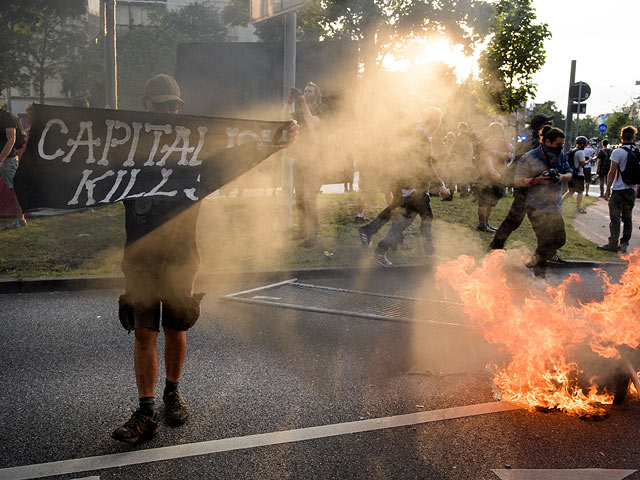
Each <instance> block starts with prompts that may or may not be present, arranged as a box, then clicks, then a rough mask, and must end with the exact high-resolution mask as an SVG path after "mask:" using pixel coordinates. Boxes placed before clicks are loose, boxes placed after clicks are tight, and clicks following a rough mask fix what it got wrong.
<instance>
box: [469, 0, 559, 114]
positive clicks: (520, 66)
mask: <svg viewBox="0 0 640 480" xmlns="http://www.w3.org/2000/svg"><path fill="white" fill-rule="evenodd" d="M535 20H536V14H535V10H534V9H533V7H532V6H531V0H500V1H499V2H498V3H497V5H496V15H495V23H494V26H493V37H492V39H491V40H490V42H489V45H488V47H487V49H486V50H485V51H484V52H483V54H482V55H481V56H480V61H479V63H480V68H481V73H480V77H481V80H482V83H483V85H484V87H485V89H486V90H487V94H488V96H489V98H490V99H491V100H492V103H493V104H494V105H495V107H496V108H497V109H498V110H500V111H502V112H505V113H511V112H514V111H516V109H518V108H519V107H520V106H521V105H522V104H523V103H524V102H525V101H526V100H527V99H528V98H530V97H531V96H533V95H534V94H535V92H536V86H535V84H534V83H533V81H532V76H533V74H534V73H536V72H538V71H539V70H540V69H541V68H542V66H543V65H544V62H545V58H546V57H545V53H546V52H545V50H544V41H545V40H546V39H547V38H551V33H550V32H549V29H548V28H547V24H539V25H537V24H534V23H533V22H534V21H535Z"/></svg>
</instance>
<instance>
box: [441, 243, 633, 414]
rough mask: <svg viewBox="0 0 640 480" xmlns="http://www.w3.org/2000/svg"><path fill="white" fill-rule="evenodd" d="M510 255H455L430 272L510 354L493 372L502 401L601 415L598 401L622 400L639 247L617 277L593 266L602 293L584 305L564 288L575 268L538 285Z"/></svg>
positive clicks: (474, 322)
mask: <svg viewBox="0 0 640 480" xmlns="http://www.w3.org/2000/svg"><path fill="white" fill-rule="evenodd" d="M516 256H517V255H515V254H513V253H511V254H508V253H506V252H505V251H503V250H497V251H494V252H492V253H491V254H489V255H488V256H486V257H485V258H484V259H483V260H482V261H476V260H475V259H474V258H472V257H469V256H461V257H459V258H458V259H456V260H453V261H450V262H447V263H445V264H443V265H441V266H439V267H438V270H437V272H436V278H437V279H438V280H439V281H444V282H447V283H448V284H449V286H450V287H451V288H452V289H453V290H454V291H455V292H456V294H457V295H458V297H459V298H460V300H461V301H462V303H463V304H464V307H463V308H464V312H465V313H466V314H467V315H468V316H469V319H470V321H471V325H472V326H473V327H474V328H475V329H477V330H479V331H480V332H481V333H482V335H483V336H484V338H485V339H486V340H487V341H488V342H490V343H492V344H498V345H503V346H504V348H505V350H506V351H507V352H508V353H509V354H510V355H511V361H510V363H509V364H508V365H506V366H505V367H496V369H495V372H494V378H493V381H494V383H495V385H496V386H497V387H498V388H499V390H500V392H501V396H502V399H503V400H505V401H508V402H511V403H515V404H518V405H522V406H523V407H525V408H529V409H536V408H541V409H557V410H561V411H563V412H566V413H568V414H571V415H575V416H580V417H583V416H584V417H594V416H600V415H603V414H604V409H603V405H606V404H611V403H614V400H616V403H619V402H620V401H621V399H623V398H624V395H625V394H626V391H627V386H628V383H629V378H630V373H631V372H633V368H631V367H630V364H629V363H628V360H627V356H628V355H632V354H634V353H635V349H636V348H637V347H638V345H639V344H640V329H639V328H638V317H639V316H640V251H637V250H636V251H634V252H633V253H631V254H630V255H628V256H626V257H624V258H625V259H627V260H628V261H629V265H628V267H627V269H626V270H625V272H624V273H623V274H622V277H621V279H620V281H619V283H612V281H611V278H610V277H609V276H608V275H607V274H606V273H605V272H604V271H602V270H599V269H596V272H597V273H598V276H599V277H600V279H601V280H602V281H603V293H604V297H603V299H602V300H601V301H592V302H588V303H582V302H579V301H575V300H573V299H572V298H571V297H570V296H569V295H568V294H567V291H568V288H569V286H571V285H573V284H575V283H576V282H580V281H581V278H580V277H579V276H578V275H577V274H571V275H570V276H569V278H568V279H566V280H564V281H563V282H562V283H561V284H560V285H559V286H557V287H553V286H548V287H547V288H546V290H544V291H542V290H540V289H539V288H537V287H536V286H535V285H534V284H533V282H531V280H530V279H528V278H527V276H526V275H525V274H524V272H523V268H522V266H521V265H522V260H521V259H520V258H516ZM630 370H631V372H630ZM634 373H635V372H634ZM636 380H637V379H636Z"/></svg>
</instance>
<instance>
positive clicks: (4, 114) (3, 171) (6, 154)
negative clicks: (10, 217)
mask: <svg viewBox="0 0 640 480" xmlns="http://www.w3.org/2000/svg"><path fill="white" fill-rule="evenodd" d="M18 122H19V120H18V119H17V118H16V117H14V116H13V115H12V114H11V112H9V111H8V110H5V109H4V107H2V106H0V177H1V178H2V180H3V181H4V184H5V186H6V187H7V188H8V189H9V190H11V193H12V194H13V200H14V204H15V209H16V219H15V220H14V221H13V222H12V223H10V224H9V225H7V226H6V227H5V228H7V229H11V228H20V227H26V226H27V221H26V220H25V218H24V212H23V211H22V207H21V206H20V203H19V202H18V197H17V195H16V192H15V190H14V188H13V179H14V177H15V176H16V171H17V170H18V161H19V160H18V152H17V151H16V148H15V147H16V139H17V129H18ZM20 147H22V145H20Z"/></svg>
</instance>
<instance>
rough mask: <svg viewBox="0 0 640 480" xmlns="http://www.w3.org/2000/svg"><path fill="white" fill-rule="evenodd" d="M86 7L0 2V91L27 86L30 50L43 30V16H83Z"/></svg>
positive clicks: (72, 0)
mask: <svg viewBox="0 0 640 480" xmlns="http://www.w3.org/2000/svg"><path fill="white" fill-rule="evenodd" d="M85 7H86V0H85V1H83V0H31V1H29V2H0V58H2V62H0V90H1V89H4V88H8V87H24V86H25V85H26V84H27V83H28V82H29V80H30V78H31V77H30V73H32V72H31V71H30V69H29V67H30V66H32V64H33V58H30V55H29V53H30V52H29V47H30V46H31V44H32V42H33V41H34V40H35V38H34V36H36V35H38V33H39V32H40V31H41V30H42V29H43V27H45V24H46V22H45V21H44V18H45V16H46V15H48V14H49V13H50V12H57V14H58V15H62V16H67V17H70V16H74V15H79V14H81V13H83V12H84V9H85Z"/></svg>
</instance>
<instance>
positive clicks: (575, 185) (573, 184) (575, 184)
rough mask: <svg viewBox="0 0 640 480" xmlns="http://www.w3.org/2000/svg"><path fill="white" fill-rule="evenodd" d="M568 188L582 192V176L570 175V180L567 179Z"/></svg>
mask: <svg viewBox="0 0 640 480" xmlns="http://www.w3.org/2000/svg"><path fill="white" fill-rule="evenodd" d="M569 190H573V191H574V192H582V191H583V190H584V177H571V180H570V181H569Z"/></svg>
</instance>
